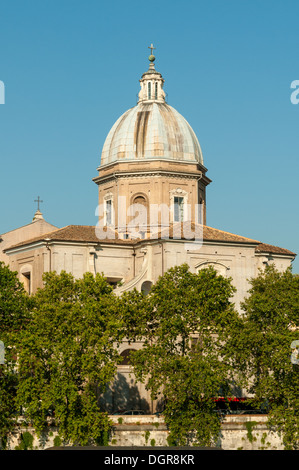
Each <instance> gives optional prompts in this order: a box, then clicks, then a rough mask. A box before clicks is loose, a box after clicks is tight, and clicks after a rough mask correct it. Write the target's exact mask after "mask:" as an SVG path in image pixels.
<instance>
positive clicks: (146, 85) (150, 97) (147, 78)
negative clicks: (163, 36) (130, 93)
mask: <svg viewBox="0 0 299 470" xmlns="http://www.w3.org/2000/svg"><path fill="white" fill-rule="evenodd" d="M149 49H151V54H150V56H149V58H148V60H149V62H150V64H149V68H148V71H147V72H144V74H143V75H142V78H141V79H140V80H139V82H140V86H141V90H140V92H139V95H138V97H139V101H138V103H141V102H153V101H156V102H159V103H164V102H165V92H164V90H163V85H164V79H163V77H162V75H161V74H160V73H159V72H157V70H156V69H155V64H154V62H155V59H156V57H155V56H154V55H153V49H155V48H154V46H153V45H152V44H151V46H149Z"/></svg>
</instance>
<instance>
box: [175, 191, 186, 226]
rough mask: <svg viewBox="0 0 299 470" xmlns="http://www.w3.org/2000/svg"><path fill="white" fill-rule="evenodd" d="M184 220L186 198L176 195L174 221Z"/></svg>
mask: <svg viewBox="0 0 299 470" xmlns="http://www.w3.org/2000/svg"><path fill="white" fill-rule="evenodd" d="M183 220H184V198H183V197H178V196H175V197H174V222H183Z"/></svg>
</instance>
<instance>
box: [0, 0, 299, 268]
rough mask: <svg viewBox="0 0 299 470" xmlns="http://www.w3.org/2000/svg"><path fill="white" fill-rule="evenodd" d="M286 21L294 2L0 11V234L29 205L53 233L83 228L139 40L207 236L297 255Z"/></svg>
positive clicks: (296, 46) (129, 92) (41, 2)
mask: <svg viewBox="0 0 299 470" xmlns="http://www.w3.org/2000/svg"><path fill="white" fill-rule="evenodd" d="M298 18H299V2H298V0H292V1H290V0H283V1H280V0H275V1H274V0H271V1H270V0H225V1H224V0H205V1H201V0H194V1H190V0H184V1H178V0H164V1H156V0H152V1H150V2H140V1H130V0H128V1H115V0H110V1H109V2H104V1H100V0H97V1H95V0H85V1H82V0H81V1H78V0H22V1H18V0H9V1H6V0H1V8H0V45H1V47H0V80H1V81H3V82H4V84H5V104H4V105H0V123H1V126H0V155H1V186H0V201H1V218H0V233H4V232H7V231H9V230H11V229H13V228H16V227H18V226H21V225H24V224H27V223H29V222H31V220H32V217H33V214H34V212H35V209H36V204H35V203H34V199H36V198H37V196H38V195H39V196H40V197H41V199H42V200H43V201H44V202H43V204H42V205H41V209H42V211H43V214H44V217H45V219H46V220H47V221H49V222H51V223H53V224H54V225H57V226H58V227H63V226H66V225H69V224H86V225H93V224H95V223H96V217H95V209H96V205H97V186H96V185H95V183H93V182H92V178H93V177H95V176H96V175H97V171H96V168H97V166H98V165H99V163H100V154H101V148H102V146H103V143H104V140H105V137H106V135H107V133H108V131H109V130H110V128H111V127H112V125H113V123H114V122H115V120H116V119H117V118H118V117H119V116H120V115H121V114H122V113H123V112H124V111H126V110H127V109H128V108H131V107H132V106H134V105H135V104H136V95H137V93H138V91H139V78H140V77H141V74H142V73H143V72H144V71H146V70H147V68H148V60H147V57H148V55H149V49H148V46H149V45H150V43H151V42H153V43H154V45H155V46H156V50H155V55H156V69H157V70H159V71H160V72H161V73H162V75H163V77H164V78H165V80H166V81H165V91H166V92H167V93H168V103H169V104H170V105H172V106H173V107H174V108H176V109H177V110H178V111H179V112H180V113H181V114H182V115H183V116H184V117H185V118H186V119H187V120H188V122H189V123H190V124H191V126H192V127H193V129H194V131H195V132H196V134H197V136H198V139H199V142H200V144H201V147H202V150H203V155H204V164H205V166H206V167H207V168H208V170H209V171H208V176H209V177H210V178H211V179H212V180H213V183H212V184H211V185H210V186H209V187H208V193H207V223H208V225H210V226H212V227H216V228H219V229H222V230H226V231H229V232H233V233H237V234H239V235H243V236H247V237H251V238H254V239H258V240H261V241H262V242H264V243H269V244H273V245H278V246H281V247H284V248H288V249H290V250H292V251H294V252H296V253H298V254H299V240H298V228H299V227H298V192H299V191H298V186H299V185H298V156H299V155H298V143H299V139H298V137H299V104H298V105H293V104H292V103H291V101H290V96H291V92H292V90H291V88H290V85H291V82H292V81H293V80H299V61H298V52H299V27H298ZM294 272H299V259H298V260H296V261H295V262H294Z"/></svg>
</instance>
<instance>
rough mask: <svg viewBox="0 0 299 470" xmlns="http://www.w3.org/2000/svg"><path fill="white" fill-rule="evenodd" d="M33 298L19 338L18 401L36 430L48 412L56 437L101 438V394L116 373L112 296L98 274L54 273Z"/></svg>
mask: <svg viewBox="0 0 299 470" xmlns="http://www.w3.org/2000/svg"><path fill="white" fill-rule="evenodd" d="M44 282H45V286H44V288H43V289H40V290H39V291H38V292H37V293H36V295H35V296H34V297H33V308H32V312H31V318H30V322H29V323H28V326H27V328H26V330H24V332H23V334H21V335H19V337H18V349H19V355H18V363H19V386H18V393H17V403H18V404H19V405H22V407H23V409H24V413H25V416H26V419H27V420H28V421H29V422H30V423H32V425H33V426H34V427H35V429H36V430H37V431H38V432H41V431H42V430H43V429H44V427H45V425H46V423H47V419H48V415H49V412H52V421H53V424H54V425H56V426H57V427H58V429H59V437H60V438H61V439H62V440H64V441H66V442H71V443H77V444H79V445H86V444H88V443H98V444H99V443H104V442H106V441H105V439H106V438H107V436H108V431H109V428H110V421H109V419H108V416H107V413H105V412H104V411H102V410H101V409H100V406H99V397H100V395H101V394H102V393H103V392H104V391H105V388H106V385H107V383H109V382H110V381H111V380H112V378H113V377H114V374H115V371H116V363H117V360H118V357H119V356H118V352H117V349H116V348H115V344H117V342H118V341H120V339H121V335H120V331H121V328H120V322H119V320H118V316H117V301H116V299H115V296H114V295H113V293H112V288H111V287H110V286H109V285H108V284H107V282H106V280H105V279H104V277H103V276H101V275H99V274H97V275H96V276H95V277H94V276H93V275H92V274H90V273H86V274H85V275H84V277H83V279H79V280H75V279H74V278H73V276H72V275H70V274H67V273H66V272H62V273H61V274H59V275H57V274H56V273H54V272H51V273H47V274H45V276H44Z"/></svg>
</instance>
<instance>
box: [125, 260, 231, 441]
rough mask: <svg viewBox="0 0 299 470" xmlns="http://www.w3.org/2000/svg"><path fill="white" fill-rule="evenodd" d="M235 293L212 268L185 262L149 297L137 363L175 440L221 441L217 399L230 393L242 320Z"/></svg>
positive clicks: (158, 282)
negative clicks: (234, 341) (234, 340)
mask: <svg viewBox="0 0 299 470" xmlns="http://www.w3.org/2000/svg"><path fill="white" fill-rule="evenodd" d="M233 293H234V288H233V286H232V285H231V282H230V280H229V279H225V278H224V277H222V276H219V275H217V273H216V271H215V270H214V269H212V268H208V269H203V270H201V271H199V273H198V274H193V273H191V272H190V271H189V269H188V266H187V265H182V266H179V267H175V268H172V269H170V270H169V271H167V272H166V273H165V274H164V276H163V277H160V278H159V280H158V281H157V283H156V284H155V285H154V286H153V288H152V290H151V292H150V294H149V295H148V296H147V297H146V299H147V303H148V305H147V308H146V310H145V311H146V314H147V318H146V319H145V318H143V331H142V332H141V335H140V337H141V336H143V337H144V340H145V343H144V347H143V349H142V350H140V351H137V352H136V353H134V355H133V363H134V368H135V373H136V375H137V377H138V378H139V380H142V381H146V386H147V388H148V389H150V390H151V394H152V398H153V399H157V398H160V397H161V396H163V398H164V401H165V410H164V416H165V421H166V423H167V425H168V428H169V431H170V435H169V442H170V443H171V444H175V445H186V444H190V443H191V442H192V443H193V444H197V445H212V444H213V443H215V441H216V440H217V437H218V435H219V431H220V426H221V417H220V415H219V414H218V413H216V412H215V402H214V398H215V397H217V396H219V393H221V394H222V395H224V396H225V395H226V394H227V393H229V392H231V390H230V379H231V373H232V367H231V365H232V362H231V358H232V353H231V350H230V347H229V337H230V335H231V334H232V333H234V332H235V331H236V328H237V325H238V324H239V322H240V319H239V317H238V315H237V313H236V312H235V310H234V306H233V304H232V303H231V297H232V295H233ZM220 391H221V392H220Z"/></svg>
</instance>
